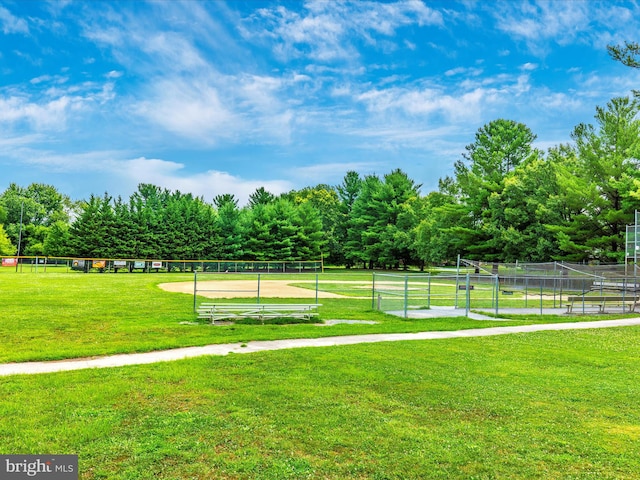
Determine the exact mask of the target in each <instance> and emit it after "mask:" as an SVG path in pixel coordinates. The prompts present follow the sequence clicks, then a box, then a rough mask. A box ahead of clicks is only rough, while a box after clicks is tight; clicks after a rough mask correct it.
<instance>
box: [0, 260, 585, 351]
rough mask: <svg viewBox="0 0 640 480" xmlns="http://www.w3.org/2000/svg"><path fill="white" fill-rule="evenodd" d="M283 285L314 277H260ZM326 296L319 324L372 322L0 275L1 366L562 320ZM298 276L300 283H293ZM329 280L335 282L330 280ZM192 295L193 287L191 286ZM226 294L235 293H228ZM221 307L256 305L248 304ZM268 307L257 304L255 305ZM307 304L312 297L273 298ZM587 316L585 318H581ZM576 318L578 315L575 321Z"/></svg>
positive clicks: (338, 287) (176, 277)
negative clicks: (387, 307)
mask: <svg viewBox="0 0 640 480" xmlns="http://www.w3.org/2000/svg"><path fill="white" fill-rule="evenodd" d="M248 278H253V279H254V280H255V278H256V277H255V276H247V275H234V274H228V275H227V274H220V275H211V276H207V280H215V279H219V280H238V279H242V280H246V279H248ZM262 278H263V279H266V278H269V279H278V280H281V281H284V280H290V281H291V283H292V284H293V285H299V286H304V287H305V288H315V283H314V281H313V280H314V279H315V275H311V276H307V275H282V274H279V275H278V274H276V275H271V276H266V275H263V276H262ZM320 278H321V279H322V285H326V287H324V286H323V287H322V288H327V290H328V291H331V292H333V293H343V294H345V295H351V296H346V297H344V298H328V299H327V298H323V299H321V303H322V307H321V308H320V310H319V313H320V316H319V319H320V320H328V319H346V320H349V319H356V320H373V321H376V322H378V323H376V324H373V325H333V326H330V327H327V326H323V327H318V326H316V325H308V324H298V325H287V326H286V327H283V326H271V325H228V326H212V325H209V324H207V323H206V322H204V321H200V322H198V321H197V315H196V314H195V313H194V312H193V295H191V294H184V293H170V292H166V291H164V290H162V289H160V288H159V287H158V284H161V283H165V282H193V275H191V274H178V273H171V274H166V273H165V274H153V273H151V274H142V273H138V274H128V273H120V274H113V273H111V274H109V273H103V274H99V273H91V274H84V273H77V272H64V271H63V272H60V273H56V272H55V271H52V269H49V270H48V271H47V273H15V271H14V270H13V269H10V268H5V269H0V299H1V302H2V304H1V306H0V308H1V313H2V315H1V316H0V338H2V344H1V345H0V362H2V363H7V362H16V361H34V360H61V359H66V358H77V357H90V356H96V355H107V354H116V353H133V352H146V351H151V350H162V349H169V348H177V347H185V346H198V345H206V344H215V343H231V342H247V341H251V340H273V339H281V338H315V337H320V336H330V335H348V334H362V333H390V332H416V331H426V330H458V329H461V328H483V327H491V326H496V325H519V324H523V323H531V322H541V321H546V322H557V321H566V318H559V317H546V318H541V317H535V316H534V317H532V318H525V317H518V318H515V319H513V320H509V321H507V322H505V321H500V322H492V321H484V322H477V321H473V320H469V319H466V318H464V317H461V318H446V319H419V320H415V319H414V320H411V319H404V318H400V317H397V316H393V315H387V314H385V313H383V312H379V311H375V310H372V301H371V299H370V298H366V295H367V294H369V295H370V290H367V288H366V285H370V283H371V274H370V273H362V274H340V273H327V274H322V275H321V277H320ZM302 280H305V281H306V283H301V282H302ZM334 282H335V283H334ZM191 291H192V290H191ZM229 295H230V296H233V295H234V293H233V292H229ZM224 301H231V302H233V301H236V302H247V301H250V302H255V299H253V300H247V299H229V300H224ZM265 301H269V300H268V299H267V300H263V302H265ZM277 301H278V302H281V301H290V302H297V303H312V302H313V300H310V299H308V298H307V299H302V300H300V299H278V300H277ZM587 318H588V317H587ZM588 319H592V318H588ZM573 320H575V321H580V320H581V318H580V317H573Z"/></svg>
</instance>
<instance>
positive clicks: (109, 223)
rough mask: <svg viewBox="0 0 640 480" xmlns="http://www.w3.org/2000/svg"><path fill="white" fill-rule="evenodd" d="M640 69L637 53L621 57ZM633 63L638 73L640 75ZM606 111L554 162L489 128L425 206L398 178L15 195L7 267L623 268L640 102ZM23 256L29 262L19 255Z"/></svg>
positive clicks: (506, 128) (623, 102) (4, 222)
mask: <svg viewBox="0 0 640 480" xmlns="http://www.w3.org/2000/svg"><path fill="white" fill-rule="evenodd" d="M610 52H611V54H612V56H613V57H614V58H615V59H617V60H619V61H622V62H623V63H625V64H626V65H629V66H631V67H633V68H638V67H640V63H638V62H637V56H638V55H639V54H640V49H638V46H637V44H631V43H628V44H625V46H623V47H610ZM634 62H635V63H634ZM634 93H635V96H633V97H617V98H613V99H612V100H611V101H609V102H608V103H607V105H606V106H604V107H597V108H596V114H595V116H594V119H595V122H594V123H591V124H580V125H578V126H576V127H575V128H574V130H573V132H572V134H571V138H572V140H573V142H572V144H563V145H557V146H555V147H552V148H550V149H549V150H548V151H546V152H543V151H540V150H538V149H536V148H534V147H533V143H534V142H535V139H536V136H535V134H534V133H533V132H532V131H531V130H530V129H529V128H528V127H527V126H526V125H524V124H522V123H518V122H516V121H514V120H508V119H496V120H494V121H491V122H489V123H488V124H486V125H484V126H482V127H481V128H480V129H478V131H477V132H476V134H475V138H474V141H473V142H472V143H470V144H469V145H467V146H466V148H465V152H464V153H463V154H462V155H461V158H460V159H458V160H457V161H456V162H455V164H454V173H453V175H452V176H448V177H445V178H441V179H440V181H439V184H438V189H437V190H435V191H432V192H429V193H428V194H426V195H422V194H421V192H420V189H421V185H420V184H417V183H416V182H415V181H414V180H412V179H411V178H409V177H408V176H407V174H406V173H404V172H403V171H402V170H400V169H396V170H394V171H392V172H390V173H388V174H386V175H383V176H382V177H380V176H378V175H365V176H361V175H360V174H358V173H357V172H354V171H349V172H346V174H345V176H344V178H343V180H342V182H341V183H340V184H339V185H335V186H331V185H326V184H320V185H316V186H312V187H305V188H303V189H301V190H294V191H291V192H287V193H284V194H282V195H273V194H271V193H270V192H268V191H266V190H265V189H264V188H258V189H257V190H256V191H255V192H254V193H253V194H252V195H251V196H250V199H249V203H248V204H247V205H245V206H242V207H240V206H239V205H238V200H237V199H236V198H235V197H234V196H233V195H230V194H221V195H216V196H215V197H213V198H212V200H211V202H210V203H209V202H207V201H206V200H205V199H204V198H201V197H194V196H193V195H191V194H188V193H187V194H185V193H181V192H179V191H169V190H166V189H162V188H160V187H157V186H154V185H149V184H141V185H139V186H138V189H137V191H136V192H134V193H133V194H132V195H131V196H130V198H129V199H128V200H123V199H122V198H120V197H117V198H113V197H112V196H110V195H108V194H104V195H103V196H94V195H91V196H90V198H89V199H87V200H82V201H72V200H71V199H70V198H69V197H67V196H66V195H63V194H62V193H60V192H58V191H57V189H56V188H55V187H54V186H51V185H44V184H32V185H29V186H28V187H21V186H18V185H16V184H11V185H10V186H9V187H8V188H7V189H6V190H5V191H4V192H3V193H2V194H0V254H2V255H5V256H6V255H15V254H16V253H18V254H20V255H46V256H61V257H70V256H71V257H91V258H95V257H108V258H162V259H193V260H200V259H219V260H227V259H228V260H281V261H283V260H286V261H290V260H291V261H295V260H315V259H319V258H320V257H323V258H324V259H325V261H326V262H327V263H329V264H335V265H345V266H347V267H353V266H362V267H365V268H374V267H383V268H385V267H390V268H398V267H409V266H419V267H424V266H425V265H433V264H444V263H447V262H452V261H455V259H456V258H457V256H458V255H462V256H463V257H465V258H469V259H477V260H486V261H502V262H514V261H516V260H520V261H530V262H543V261H550V260H558V261H560V260H568V261H573V262H576V261H577V262H583V261H598V262H603V263H619V262H623V261H624V260H625V234H626V227H627V225H631V224H633V223H634V221H635V219H634V214H635V211H636V210H639V209H640V168H639V167H640V120H638V116H639V115H638V114H639V111H640V104H639V94H638V92H634ZM18 246H19V252H18Z"/></svg>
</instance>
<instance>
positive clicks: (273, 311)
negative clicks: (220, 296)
mask: <svg viewBox="0 0 640 480" xmlns="http://www.w3.org/2000/svg"><path fill="white" fill-rule="evenodd" d="M320 306H322V305H321V304H319V303H304V304H296V303H202V304H200V305H199V306H198V308H197V313H198V318H206V319H208V320H210V321H211V323H214V324H215V322H216V320H234V319H237V318H257V319H258V320H260V321H261V322H263V323H264V320H265V319H269V318H282V317H286V318H301V319H305V320H309V319H311V318H312V317H314V316H317V315H318V312H317V309H318V307H320Z"/></svg>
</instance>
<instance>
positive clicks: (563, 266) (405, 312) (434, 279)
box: [372, 260, 640, 318]
mask: <svg viewBox="0 0 640 480" xmlns="http://www.w3.org/2000/svg"><path fill="white" fill-rule="evenodd" d="M461 264H462V265H463V267H462V268H461V267H458V268H457V269H456V270H455V271H449V272H442V273H438V274H404V275H399V274H384V273H383V274H374V280H373V289H372V308H375V309H378V310H382V311H387V312H394V313H396V314H401V315H402V316H404V317H405V318H406V317H409V316H411V312H413V311H416V310H425V309H432V308H438V307H440V308H450V309H455V310H456V311H458V312H459V313H460V314H461V315H467V316H468V315H469V312H470V311H471V310H477V311H484V312H491V313H495V314H496V315H498V314H499V313H500V312H510V313H513V310H514V309H521V311H522V312H523V313H525V311H526V313H540V314H544V313H561V312H562V309H565V308H566V309H567V311H572V312H575V313H579V312H582V313H589V312H591V311H593V308H595V307H593V308H592V305H590V303H589V300H590V299H591V298H592V297H595V296H599V297H602V296H604V295H607V292H609V296H608V297H607V298H617V300H618V304H619V306H620V309H621V311H623V312H624V311H625V308H626V305H627V303H629V302H631V301H632V300H633V299H634V298H636V297H637V296H638V294H639V292H640V282H639V281H638V273H640V272H639V271H638V269H637V267H636V266H635V265H581V264H568V263H559V262H549V263H535V264H534V263H524V264H523V263H515V264H501V263H496V262H490V263H483V262H473V261H468V260H463V261H462V262H461ZM612 292H615V293H614V295H615V297H613V296H611V293H612ZM577 296H579V297H581V298H582V302H577V303H576V305H573V303H574V302H575V298H574V297H577ZM570 298H571V302H572V308H568V304H567V302H568V301H569V299H570ZM585 299H586V301H585ZM626 300H628V301H629V302H627V301H626ZM634 307H635V305H634ZM610 310H611V311H612V312H613V311H614V309H613V307H611V308H610ZM599 311H602V307H600V309H599ZM615 311H617V310H615Z"/></svg>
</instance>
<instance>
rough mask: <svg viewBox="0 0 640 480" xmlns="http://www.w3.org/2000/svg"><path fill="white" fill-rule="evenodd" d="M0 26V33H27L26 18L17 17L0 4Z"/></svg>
mask: <svg viewBox="0 0 640 480" xmlns="http://www.w3.org/2000/svg"><path fill="white" fill-rule="evenodd" d="M0 28H2V33H4V34H5V35H8V34H10V33H23V34H25V35H26V34H28V33H29V25H28V24H27V22H26V20H24V19H22V18H18V17H16V16H15V15H13V14H12V13H11V12H10V11H9V10H7V9H6V8H4V7H3V6H1V5H0Z"/></svg>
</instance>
